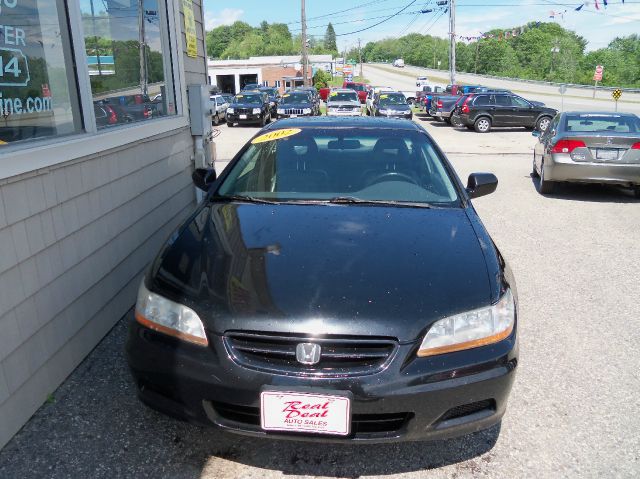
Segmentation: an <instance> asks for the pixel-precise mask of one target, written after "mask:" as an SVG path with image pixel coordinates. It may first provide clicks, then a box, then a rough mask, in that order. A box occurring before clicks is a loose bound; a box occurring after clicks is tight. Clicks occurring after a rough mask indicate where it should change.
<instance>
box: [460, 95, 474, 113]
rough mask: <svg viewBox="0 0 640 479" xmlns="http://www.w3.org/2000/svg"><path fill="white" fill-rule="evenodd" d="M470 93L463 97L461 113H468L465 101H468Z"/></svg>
mask: <svg viewBox="0 0 640 479" xmlns="http://www.w3.org/2000/svg"><path fill="white" fill-rule="evenodd" d="M471 97H472V95H469V96H468V97H467V98H465V100H464V102H463V103H462V109H461V111H462V113H469V105H467V103H468V102H469V100H470V99H471Z"/></svg>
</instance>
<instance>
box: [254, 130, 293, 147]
mask: <svg viewBox="0 0 640 479" xmlns="http://www.w3.org/2000/svg"><path fill="white" fill-rule="evenodd" d="M301 131H302V130H301V129H300V128H287V129H286V130H276V131H270V132H269V133H265V134H264V135H260V136H257V137H255V138H254V139H253V140H251V143H252V144H253V145H255V144H256V143H265V142H267V141H275V140H280V139H282V138H286V137H288V136H293V135H297V134H298V133H300V132H301Z"/></svg>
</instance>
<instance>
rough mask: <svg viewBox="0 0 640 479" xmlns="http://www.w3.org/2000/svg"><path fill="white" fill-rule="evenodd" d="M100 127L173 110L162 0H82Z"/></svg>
mask: <svg viewBox="0 0 640 479" xmlns="http://www.w3.org/2000/svg"><path fill="white" fill-rule="evenodd" d="M80 10H81V13H82V23H83V27H84V33H85V46H86V49H87V63H88V65H87V68H88V70H89V78H90V81H91V92H92V94H93V109H94V113H95V118H96V125H97V127H98V129H100V128H106V127H110V126H114V125H121V124H126V123H132V122H139V121H145V120H150V119H153V118H157V117H162V116H167V115H174V114H175V113H176V107H175V93H174V89H173V85H172V83H171V81H170V80H171V78H172V76H171V70H170V68H171V62H170V56H169V41H168V28H167V19H166V8H165V7H164V1H163V0H80Z"/></svg>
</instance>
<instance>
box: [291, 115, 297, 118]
mask: <svg viewBox="0 0 640 479" xmlns="http://www.w3.org/2000/svg"><path fill="white" fill-rule="evenodd" d="M297 116H298V115H289V117H291V118H295V117H297Z"/></svg>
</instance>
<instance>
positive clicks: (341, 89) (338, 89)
mask: <svg viewBox="0 0 640 479" xmlns="http://www.w3.org/2000/svg"><path fill="white" fill-rule="evenodd" d="M331 93H349V94H351V93H356V94H357V92H355V91H354V90H352V89H351V88H332V89H331Z"/></svg>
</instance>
